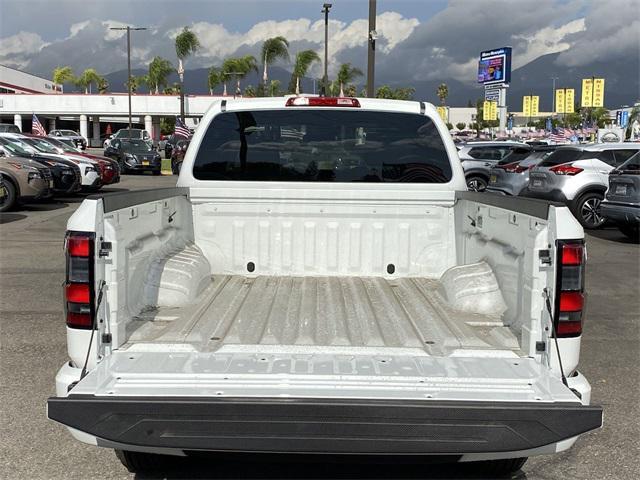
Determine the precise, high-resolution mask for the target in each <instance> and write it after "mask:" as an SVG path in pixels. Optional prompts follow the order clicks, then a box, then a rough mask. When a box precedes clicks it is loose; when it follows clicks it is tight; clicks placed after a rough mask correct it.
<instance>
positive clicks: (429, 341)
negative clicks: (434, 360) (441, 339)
mask: <svg viewBox="0 0 640 480" xmlns="http://www.w3.org/2000/svg"><path fill="white" fill-rule="evenodd" d="M424 343H425V344H427V345H435V343H436V342H434V341H433V340H425V342H424Z"/></svg>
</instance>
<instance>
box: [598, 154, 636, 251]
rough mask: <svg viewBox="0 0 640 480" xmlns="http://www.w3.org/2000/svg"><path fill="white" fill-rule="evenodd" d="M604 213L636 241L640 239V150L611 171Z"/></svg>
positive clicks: (604, 202)
mask: <svg viewBox="0 0 640 480" xmlns="http://www.w3.org/2000/svg"><path fill="white" fill-rule="evenodd" d="M600 208H601V211H602V215H603V216H604V217H605V218H606V219H607V220H610V221H612V222H615V224H616V225H617V226H618V228H619V229H620V231H621V232H622V233H624V234H625V235H626V236H627V237H629V238H631V239H632V240H634V241H636V242H637V241H640V152H638V153H636V154H635V155H633V156H632V157H631V158H629V160H627V161H626V162H625V163H623V164H622V165H620V166H619V167H618V168H616V169H615V170H612V171H611V172H610V173H609V189H608V190H607V193H606V194H605V199H604V200H603V201H602V203H601V204H600Z"/></svg>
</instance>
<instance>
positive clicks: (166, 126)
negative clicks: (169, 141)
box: [160, 87, 176, 135]
mask: <svg viewBox="0 0 640 480" xmlns="http://www.w3.org/2000/svg"><path fill="white" fill-rule="evenodd" d="M169 88H170V87H169ZM175 128H176V119H175V117H162V118H161V119H160V133H161V134H162V135H171V134H172V133H173V131H174V130H175Z"/></svg>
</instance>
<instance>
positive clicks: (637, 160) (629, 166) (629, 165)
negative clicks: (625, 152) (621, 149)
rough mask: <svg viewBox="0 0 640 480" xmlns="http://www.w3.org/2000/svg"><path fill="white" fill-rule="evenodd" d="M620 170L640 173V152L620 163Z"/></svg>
mask: <svg viewBox="0 0 640 480" xmlns="http://www.w3.org/2000/svg"><path fill="white" fill-rule="evenodd" d="M618 170H621V171H623V172H633V173H640V152H638V153H636V154H635V155H634V156H633V157H631V158H630V159H629V160H627V161H626V162H624V163H623V164H622V165H620V167H619V168H618Z"/></svg>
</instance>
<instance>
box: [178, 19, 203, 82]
mask: <svg viewBox="0 0 640 480" xmlns="http://www.w3.org/2000/svg"><path fill="white" fill-rule="evenodd" d="M199 48H200V40H198V36H197V35H196V34H195V33H193V32H192V31H191V30H189V28H188V27H184V28H183V29H182V32H180V33H179V34H178V36H177V37H176V56H177V57H178V71H179V72H180V71H184V61H185V60H186V59H187V58H188V57H189V56H191V55H193V54H194V53H196V52H197V51H198V49H199Z"/></svg>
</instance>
